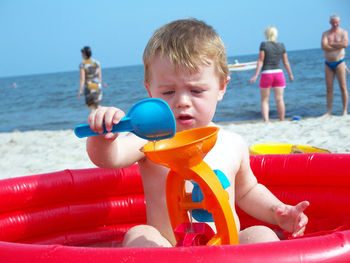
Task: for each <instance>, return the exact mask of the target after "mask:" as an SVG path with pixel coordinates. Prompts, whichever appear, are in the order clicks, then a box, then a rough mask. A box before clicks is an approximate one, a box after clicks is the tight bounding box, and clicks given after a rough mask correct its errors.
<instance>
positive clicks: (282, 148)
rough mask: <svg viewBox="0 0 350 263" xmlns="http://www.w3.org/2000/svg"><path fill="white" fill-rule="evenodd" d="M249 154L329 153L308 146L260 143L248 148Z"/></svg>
mask: <svg viewBox="0 0 350 263" xmlns="http://www.w3.org/2000/svg"><path fill="white" fill-rule="evenodd" d="M249 153H250V154H251V155H258V154H290V153H291V154H293V153H330V151H328V150H326V149H321V148H317V147H314V146H310V145H299V144H291V143H261V144H254V145H252V146H250V147H249Z"/></svg>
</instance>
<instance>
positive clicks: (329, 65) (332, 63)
mask: <svg viewBox="0 0 350 263" xmlns="http://www.w3.org/2000/svg"><path fill="white" fill-rule="evenodd" d="M343 61H344V59H343V58H342V59H341V60H338V61H334V62H328V61H325V62H324V63H325V64H326V65H327V66H328V67H329V68H330V69H331V70H332V71H333V72H335V70H336V69H337V67H338V65H339V64H340V63H342V62H343Z"/></svg>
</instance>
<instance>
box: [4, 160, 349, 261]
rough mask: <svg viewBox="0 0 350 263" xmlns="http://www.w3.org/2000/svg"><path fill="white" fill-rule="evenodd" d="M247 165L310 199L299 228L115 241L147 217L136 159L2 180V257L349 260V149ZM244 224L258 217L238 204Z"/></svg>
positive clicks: (293, 196)
mask: <svg viewBox="0 0 350 263" xmlns="http://www.w3.org/2000/svg"><path fill="white" fill-rule="evenodd" d="M250 162H251V167H252V170H253V172H254V173H255V175H256V177H257V178H258V180H259V181H260V182H261V183H263V184H264V185H266V186H267V187H268V188H269V189H270V190H271V191H272V192H273V193H274V194H275V195H276V196H277V197H278V198H280V199H281V200H282V201H284V202H286V203H289V204H296V203H298V202H299V201H302V200H308V201H309V202H310V207H308V208H307V210H306V211H305V212H306V214H307V215H308V217H309V223H308V225H307V227H306V231H305V235H304V236H303V237H299V238H293V237H290V236H289V235H288V234H286V233H284V232H283V231H282V230H281V229H279V228H278V227H276V226H270V227H272V229H274V231H276V232H277V233H278V235H279V236H280V238H281V239H282V240H281V241H278V242H269V243H260V244H250V245H225V246H193V247H175V248H120V247H113V248H111V247H95V246H104V244H106V246H107V245H111V244H112V245H114V246H118V244H120V242H121V241H122V239H123V236H124V234H125V232H126V231H127V230H128V229H129V228H130V227H132V226H134V225H138V224H145V222H146V210H145V199H144V195H143V188H142V180H141V177H140V174H139V169H138V166H137V165H133V166H130V167H128V168H124V169H120V170H111V169H101V168H93V169H80V170H64V171H59V172H53V173H48V174H39V175H32V176H25V177H18V178H10V179H5V180H1V181H0V240H1V241H0V259H1V261H2V262H7V263H13V262H16V263H17V262H31V263H43V262H50V263H63V262H64V263H69V262H97V263H99V262H101V263H102V262H103V263H112V262H113V263H115V262H145V261H151V262H154V263H157V262H181V263H186V262H189V263H195V262H214V261H217V262H224V263H225V262H279V263H281V262H350V224H349V222H350V154H327V153H310V154H278V155H273V154H271V155H255V156H250ZM237 212H238V213H239V217H240V221H241V227H242V228H245V227H248V226H251V225H256V224H262V222H260V221H258V220H257V219H254V218H251V217H250V216H248V215H247V214H244V212H242V211H240V210H239V209H238V211H237Z"/></svg>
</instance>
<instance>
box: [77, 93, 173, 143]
mask: <svg viewBox="0 0 350 263" xmlns="http://www.w3.org/2000/svg"><path fill="white" fill-rule="evenodd" d="M111 132H113V133H117V132H133V133H135V134H136V135H137V136H139V137H141V138H144V139H147V140H163V139H167V138H171V137H173V136H174V135H175V132H176V124H175V118H174V115H173V113H172V111H171V109H170V107H169V105H168V104H167V103H166V102H165V101H164V100H161V99H154V98H151V99H144V100H141V101H139V102H137V103H136V104H134V105H133V106H132V107H131V109H130V111H129V112H128V114H127V115H125V116H124V118H122V119H121V120H120V122H119V123H118V124H115V125H113V128H112V131H111ZM74 133H75V135H76V136H77V137H79V138H83V137H89V136H96V135H101V134H100V133H96V132H94V131H93V130H91V129H90V126H89V125H88V124H82V125H78V126H77V127H75V129H74ZM106 133H107V130H106V128H104V132H103V134H106Z"/></svg>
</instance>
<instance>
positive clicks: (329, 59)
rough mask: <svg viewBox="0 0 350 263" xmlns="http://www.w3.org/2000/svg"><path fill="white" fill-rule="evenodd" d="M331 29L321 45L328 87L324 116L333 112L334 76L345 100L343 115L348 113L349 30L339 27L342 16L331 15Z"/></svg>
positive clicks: (324, 35)
mask: <svg viewBox="0 0 350 263" xmlns="http://www.w3.org/2000/svg"><path fill="white" fill-rule="evenodd" d="M329 23H330V24H331V26H332V27H331V29H329V30H327V31H326V32H324V33H323V34H322V40H321V46H322V50H323V51H324V56H325V59H326V61H325V79H326V87H327V112H326V113H325V114H324V115H323V117H326V116H330V115H331V114H332V104H333V97H334V95H333V90H334V78H335V77H337V79H338V84H339V88H340V91H341V96H342V102H343V115H347V114H348V103H349V94H348V90H347V87H346V70H347V67H346V65H345V61H344V57H345V48H347V47H348V44H349V39H348V32H347V31H346V30H344V29H342V28H340V27H339V24H340V18H339V16H338V15H336V14H334V15H331V16H330V20H329Z"/></svg>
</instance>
